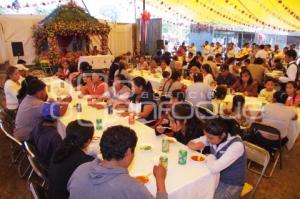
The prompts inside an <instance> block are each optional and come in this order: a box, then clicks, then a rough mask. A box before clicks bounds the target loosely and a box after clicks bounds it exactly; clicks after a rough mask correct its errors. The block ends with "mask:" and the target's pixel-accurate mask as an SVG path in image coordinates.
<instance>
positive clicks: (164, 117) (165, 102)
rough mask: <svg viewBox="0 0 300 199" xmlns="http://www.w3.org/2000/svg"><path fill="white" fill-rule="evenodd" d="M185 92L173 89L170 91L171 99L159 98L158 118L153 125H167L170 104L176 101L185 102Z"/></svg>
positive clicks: (172, 104)
mask: <svg viewBox="0 0 300 199" xmlns="http://www.w3.org/2000/svg"><path fill="white" fill-rule="evenodd" d="M185 97H186V95H185V92H183V91H182V90H179V89H177V90H174V91H173V92H172V96H171V99H169V98H164V99H161V101H160V104H159V111H160V112H159V115H158V118H159V119H158V120H157V121H156V123H155V127H156V126H159V125H168V124H169V119H168V118H169V113H170V112H171V109H172V106H174V105H175V104H177V103H180V102H185Z"/></svg>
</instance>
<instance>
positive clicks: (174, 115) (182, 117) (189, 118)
mask: <svg viewBox="0 0 300 199" xmlns="http://www.w3.org/2000/svg"><path fill="white" fill-rule="evenodd" d="M193 110H194V109H193V107H192V106H191V105H190V104H188V103H184V102H182V103H177V104H174V109H173V111H172V112H170V113H169V115H168V124H160V125H157V126H156V128H155V130H156V135H160V134H166V135H168V136H171V137H174V138H176V140H177V141H179V142H181V143H182V144H187V143H188V142H189V141H191V140H193V139H196V138H197V137H199V136H201V135H203V124H202V122H201V121H200V120H199V119H198V118H197V116H196V115H195V114H194V112H193Z"/></svg>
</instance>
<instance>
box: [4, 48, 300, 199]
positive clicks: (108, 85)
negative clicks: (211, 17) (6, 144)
mask: <svg viewBox="0 0 300 199" xmlns="http://www.w3.org/2000/svg"><path fill="white" fill-rule="evenodd" d="M296 58H297V53H296V51H295V50H294V49H292V47H291V48H284V51H280V49H279V48H278V46H277V45H275V47H274V50H271V48H270V45H256V44H252V46H251V47H250V45H249V44H248V43H246V44H244V45H243V48H242V49H241V50H240V52H239V53H238V54H236V53H235V49H234V45H233V44H232V43H229V44H228V45H227V47H226V49H225V48H223V47H222V45H221V44H220V43H218V42H217V43H216V45H214V44H209V43H208V42H205V44H204V45H203V46H202V52H200V51H196V47H195V45H194V44H192V45H191V47H185V46H184V45H182V46H180V47H179V49H178V51H177V52H176V54H174V55H173V56H172V55H171V53H169V52H167V51H166V52H164V53H162V52H158V53H157V54H156V55H155V56H153V57H152V59H151V60H150V61H149V60H147V59H146V58H145V57H143V56H140V57H137V59H138V62H137V63H136V65H135V66H134V67H135V68H136V69H137V70H149V71H150V72H152V73H158V74H161V82H160V86H159V88H155V89H154V88H153V87H152V85H151V82H149V81H148V80H147V79H146V78H144V77H142V76H137V77H131V76H130V71H128V70H127V69H128V67H129V65H128V61H127V59H125V58H124V57H123V56H120V57H116V58H115V60H114V62H113V63H112V65H111V67H110V68H109V70H108V73H105V72H103V71H95V70H93V69H92V66H91V65H89V64H88V63H87V62H83V63H81V64H80V67H79V71H76V70H75V71H74V70H73V69H71V68H70V65H69V63H68V60H65V61H63V62H62V65H61V66H60V67H59V69H58V71H57V74H56V75H57V77H59V78H60V79H62V80H64V81H67V82H69V83H70V84H71V85H73V86H74V89H76V90H77V91H80V93H81V94H80V96H79V97H82V96H84V95H88V96H89V97H90V103H89V106H93V107H95V108H103V106H97V102H103V101H105V102H107V104H110V105H112V106H113V108H115V109H119V108H120V109H121V108H122V109H127V110H128V111H127V112H124V115H126V114H127V115H128V114H129V113H134V114H135V115H136V116H137V117H138V118H142V119H143V120H141V121H142V122H143V123H145V124H146V125H148V126H151V127H153V129H154V131H153V132H155V133H154V135H156V136H160V135H161V134H165V135H167V136H172V137H174V138H176V139H177V140H178V141H179V142H181V143H182V144H184V145H187V146H188V147H189V148H191V149H193V150H196V151H202V150H203V149H204V148H205V146H208V148H209V151H210V154H211V155H209V157H210V158H207V159H208V162H207V164H208V167H209V169H210V171H211V172H212V173H220V183H219V185H218V187H217V189H216V192H215V198H216V199H220V198H224V197H223V196H222V195H224V193H225V192H226V194H225V195H228V196H229V197H228V198H238V197H239V195H240V193H241V190H242V188H243V184H244V183H245V178H246V176H245V172H246V171H245V164H246V155H245V150H244V146H243V142H242V140H241V137H240V136H239V135H237V132H235V131H233V130H231V129H230V128H229V125H228V124H227V123H226V119H224V117H223V116H230V117H231V118H235V119H236V120H237V121H238V122H240V121H243V122H240V124H241V125H242V124H244V123H247V122H248V121H247V114H243V113H244V112H246V113H247V111H249V110H248V108H247V106H246V105H245V96H249V97H260V98H264V99H265V100H267V101H268V102H269V104H267V105H266V106H265V107H264V109H263V111H262V113H261V115H260V116H261V117H258V118H256V119H255V120H256V121H261V122H263V123H266V124H270V125H272V126H274V127H276V128H278V129H279V130H280V132H281V139H282V144H285V143H286V142H287V129H288V126H287V125H288V123H289V121H291V120H295V119H297V113H296V109H295V108H296V107H298V105H299V103H300V95H299V94H298V88H299V84H298V71H299V66H297V64H296ZM134 59H135V58H134ZM274 70H275V71H276V70H279V71H282V74H283V75H282V76H281V77H279V78H278V79H276V78H273V77H267V75H266V73H268V72H272V71H274ZM24 71H25V72H24ZM26 71H28V69H27V68H26V67H25V66H24V63H19V64H18V65H15V66H10V67H9V68H8V70H7V80H6V82H5V85H4V91H5V95H6V105H7V111H8V113H9V114H10V115H11V117H13V118H15V130H14V136H15V138H17V139H18V140H20V141H31V142H32V143H33V144H34V145H35V147H36V149H37V153H38V157H39V159H40V161H41V163H42V164H43V165H44V166H45V168H47V171H48V177H49V182H48V183H49V194H50V195H51V196H52V197H53V198H61V199H63V198H71V199H75V198H82V197H85V198H90V199H93V198H97V196H99V195H101V196H103V198H152V196H151V194H150V193H149V191H148V190H147V189H146V188H145V187H144V186H143V185H142V184H141V183H139V182H138V181H137V180H136V179H134V178H133V177H131V176H129V174H128V170H127V169H128V167H129V165H130V163H131V162H132V160H133V157H134V149H135V147H136V143H137V139H138V138H137V136H136V134H135V132H134V131H133V130H132V129H130V128H127V127H123V126H114V127H110V128H108V129H106V130H105V131H104V132H103V135H102V138H101V140H100V143H99V145H100V150H101V154H102V156H103V160H99V159H97V158H96V159H94V157H92V156H89V155H88V154H86V153H85V152H86V148H87V146H88V145H89V143H90V142H91V140H92V137H93V134H94V127H93V124H92V123H91V122H90V121H87V120H80V121H79V120H78V121H77V120H75V121H73V122H71V123H69V124H68V125H67V127H66V137H65V138H64V139H62V137H61V136H60V135H59V133H58V130H57V124H56V123H57V120H58V118H59V117H61V116H63V115H64V114H65V113H66V111H67V110H68V106H69V104H70V103H71V102H72V98H71V97H70V96H68V97H66V98H64V99H60V100H58V101H55V100H53V99H48V95H47V91H46V84H45V83H44V82H43V81H42V80H41V79H38V78H36V77H33V76H30V75H28V72H26ZM183 78H185V79H188V80H190V81H191V82H192V84H191V85H188V86H187V85H184V84H183V83H182V81H181V80H182V79H183ZM226 94H234V95H235V96H234V98H233V102H232V104H231V105H228V106H227V107H226V106H224V107H223V110H218V113H217V114H219V115H221V116H218V117H217V118H214V119H210V120H208V121H207V120H203V119H201V118H199V117H197V114H195V111H196V109H197V107H198V106H202V107H205V108H207V109H211V110H212V111H214V110H213V107H212V106H210V104H211V102H212V101H213V100H223V99H224V98H225V96H226ZM160 108H163V109H160ZM161 110H163V111H161ZM95 113H96V112H95ZM276 121H281V123H278V122H276ZM83 123H85V124H87V125H80V124H83ZM248 139H249V140H250V141H251V142H253V143H255V144H257V145H260V146H262V147H264V148H266V149H267V150H269V151H271V148H272V147H274V146H275V145H276V143H277V142H275V141H274V138H272V137H270V136H269V135H267V134H264V133H258V134H255V136H252V137H249V138H248ZM166 172H167V171H166V170H165V169H164V168H163V167H162V166H161V165H159V166H154V169H153V173H154V176H155V178H156V184H157V195H156V198H167V197H168V196H167V190H166V186H165V178H166Z"/></svg>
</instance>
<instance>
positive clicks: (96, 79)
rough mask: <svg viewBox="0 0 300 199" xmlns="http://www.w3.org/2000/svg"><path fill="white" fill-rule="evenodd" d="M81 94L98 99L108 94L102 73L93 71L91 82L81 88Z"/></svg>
mask: <svg viewBox="0 0 300 199" xmlns="http://www.w3.org/2000/svg"><path fill="white" fill-rule="evenodd" d="M82 94H84V95H92V97H94V98H98V99H101V98H102V97H105V96H107V95H108V94H109V93H108V85H107V83H106V82H105V81H104V76H103V75H102V74H99V73H95V72H94V73H93V74H92V84H90V85H87V86H86V87H84V89H83V90H82Z"/></svg>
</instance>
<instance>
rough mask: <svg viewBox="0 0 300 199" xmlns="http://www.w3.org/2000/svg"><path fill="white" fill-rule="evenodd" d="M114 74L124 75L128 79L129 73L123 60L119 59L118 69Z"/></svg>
mask: <svg viewBox="0 0 300 199" xmlns="http://www.w3.org/2000/svg"><path fill="white" fill-rule="evenodd" d="M116 75H124V76H125V78H126V79H130V75H129V74H128V72H127V71H126V63H125V62H124V61H120V63H119V67H118V70H116V72H115V76H116Z"/></svg>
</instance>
